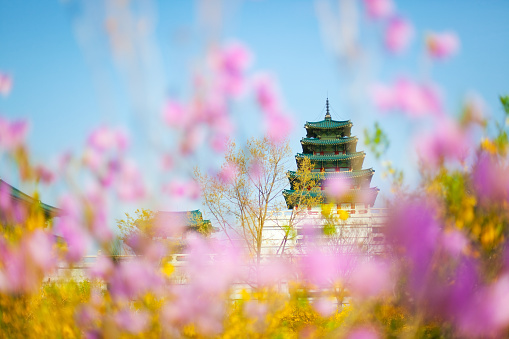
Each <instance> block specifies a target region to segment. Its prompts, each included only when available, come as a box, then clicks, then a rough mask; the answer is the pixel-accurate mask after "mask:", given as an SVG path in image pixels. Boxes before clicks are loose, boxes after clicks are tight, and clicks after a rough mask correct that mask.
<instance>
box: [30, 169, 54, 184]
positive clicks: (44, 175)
mask: <svg viewBox="0 0 509 339" xmlns="http://www.w3.org/2000/svg"><path fill="white" fill-rule="evenodd" d="M34 170H35V173H36V176H37V177H38V178H39V180H40V181H42V182H43V183H45V184H51V183H52V182H53V180H54V179H55V175H54V174H53V172H51V171H50V170H49V169H48V168H47V167H45V166H44V165H38V166H36V167H35V169H34Z"/></svg>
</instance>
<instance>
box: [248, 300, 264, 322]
mask: <svg viewBox="0 0 509 339" xmlns="http://www.w3.org/2000/svg"><path fill="white" fill-rule="evenodd" d="M268 311H269V307H268V305H267V304H266V303H262V302H260V301H258V300H248V301H246V302H245V303H244V313H245V314H246V315H247V316H248V317H249V318H251V319H255V320H256V321H257V322H263V321H264V320H265V316H266V315H267V312H268Z"/></svg>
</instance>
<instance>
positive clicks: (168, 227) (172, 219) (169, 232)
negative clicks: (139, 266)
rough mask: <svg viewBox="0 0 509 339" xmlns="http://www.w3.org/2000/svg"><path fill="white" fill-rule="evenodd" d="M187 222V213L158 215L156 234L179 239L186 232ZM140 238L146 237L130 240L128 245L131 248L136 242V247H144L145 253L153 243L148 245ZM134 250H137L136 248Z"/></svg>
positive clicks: (155, 221) (155, 227) (156, 218)
mask: <svg viewBox="0 0 509 339" xmlns="http://www.w3.org/2000/svg"><path fill="white" fill-rule="evenodd" d="M187 222H188V221H187V215H186V214H185V213H183V214H182V213H171V212H170V213H164V214H163V213H158V214H156V217H155V220H154V234H155V235H156V236H159V237H170V238H179V237H181V236H182V235H183V234H184V232H185V231H186V225H187ZM140 237H144V236H138V237H137V238H133V239H130V240H129V242H128V245H129V246H131V243H134V242H136V244H135V245H136V247H137V248H140V247H143V249H142V250H143V251H144V252H145V251H146V250H148V249H149V248H150V245H151V243H150V242H149V243H146V242H145V241H143V238H140ZM140 245H141V246H140ZM131 247H132V246H131ZM133 249H135V250H136V248H133ZM137 253H138V252H137Z"/></svg>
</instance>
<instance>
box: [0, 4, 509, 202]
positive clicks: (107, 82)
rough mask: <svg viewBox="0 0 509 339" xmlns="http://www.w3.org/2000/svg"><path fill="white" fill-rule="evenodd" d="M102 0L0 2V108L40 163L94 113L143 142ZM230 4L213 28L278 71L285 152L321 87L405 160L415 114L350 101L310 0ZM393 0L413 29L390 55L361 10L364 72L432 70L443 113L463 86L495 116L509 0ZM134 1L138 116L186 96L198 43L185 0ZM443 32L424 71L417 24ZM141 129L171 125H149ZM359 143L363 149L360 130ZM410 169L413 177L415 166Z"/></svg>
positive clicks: (82, 135) (507, 53)
mask: <svg viewBox="0 0 509 339" xmlns="http://www.w3.org/2000/svg"><path fill="white" fill-rule="evenodd" d="M101 3H102V2H99V1H88V2H87V1H36V0H31V1H8V0H0V70H3V71H6V72H9V73H10V74H12V75H13V76H14V87H13V90H12V93H11V95H10V96H9V97H7V98H1V97H0V114H2V115H4V116H7V117H9V118H21V117H26V118H29V119H30V120H31V123H32V132H31V135H30V140H29V141H30V145H31V147H32V149H33V154H34V157H35V158H36V159H37V160H38V161H51V159H52V158H53V157H54V156H55V155H56V154H58V153H59V152H62V151H64V150H67V149H70V150H79V149H80V148H81V147H82V145H83V144H84V141H85V139H86V136H87V133H88V132H89V131H90V130H91V129H92V128H93V127H95V126H97V125H99V124H101V123H111V124H121V125H125V126H127V127H128V128H130V129H133V130H134V132H133V133H134V135H135V143H136V145H135V150H136V151H137V152H140V149H142V148H143V146H140V145H146V140H144V138H146V137H147V136H146V131H145V132H140V131H138V132H137V131H136V130H137V129H138V128H139V126H138V121H139V120H138V118H137V116H138V115H137V114H139V112H138V113H137V112H136V111H137V110H139V107H140V106H139V102H138V101H137V100H138V99H137V98H133V95H132V92H130V88H129V80H128V78H129V75H128V74H127V75H126V72H124V71H122V70H121V69H119V67H118V62H114V61H113V59H112V56H111V53H110V51H109V49H108V43H107V39H106V37H105V36H104V34H103V33H101V32H103V27H104V26H102V25H103V24H104V23H103V22H102V21H101V19H100V18H102V15H103V14H102V12H101V11H104V7H106V6H103V5H101ZM331 3H332V4H333V5H335V3H336V2H331ZM230 4H231V6H230V7H228V10H227V13H226V14H225V16H224V20H223V27H222V31H221V34H220V35H221V38H222V39H223V40H225V41H228V40H238V41H242V42H243V43H245V44H246V45H247V46H249V48H250V49H251V50H252V52H253V54H254V55H255V59H254V63H253V65H252V70H253V71H255V70H266V71H270V72H272V73H273V74H275V75H276V76H277V78H278V80H279V83H280V87H281V91H282V94H283V96H284V99H285V103H286V107H287V108H288V110H289V111H291V112H292V113H293V114H294V116H295V120H296V124H297V126H296V129H295V131H294V132H293V134H292V135H291V137H290V141H291V146H292V149H293V151H294V152H295V153H297V152H300V151H301V148H300V144H299V140H300V138H301V137H302V136H303V135H304V129H303V128H302V126H303V125H304V122H305V121H312V120H318V119H322V117H323V115H324V111H323V110H324V104H325V98H326V96H327V94H328V96H329V99H330V102H331V106H332V108H333V111H332V114H333V118H334V119H338V120H340V119H341V120H342V119H351V120H352V121H353V123H354V128H353V130H352V132H353V134H355V135H358V136H359V137H362V130H363V128H364V127H370V126H372V124H373V122H374V121H375V120H377V121H380V123H381V125H382V127H383V128H384V130H385V131H386V132H387V133H388V134H389V135H390V137H391V140H392V144H391V148H390V150H389V152H388V154H387V158H388V159H391V160H392V161H393V162H394V164H395V165H396V166H397V167H399V168H403V169H405V170H406V171H407V173H411V172H412V169H415V167H413V163H414V161H415V154H414V153H413V150H412V148H411V147H410V146H409V145H410V143H409V140H411V139H412V137H413V136H414V135H415V133H417V132H418V130H419V129H420V126H421V125H426V124H425V122H424V123H423V121H410V120H408V119H406V118H404V117H402V116H401V115H390V116H381V115H379V114H378V113H377V112H375V110H374V109H373V107H371V106H370V105H369V102H368V100H367V98H366V100H360V101H359V99H358V98H357V99H354V98H353V97H352V96H351V92H350V89H351V86H352V74H351V72H350V70H349V69H348V68H347V67H345V65H343V64H342V62H341V61H340V60H339V59H338V58H337V57H336V56H335V55H334V53H332V51H331V49H330V48H328V47H327V46H328V44H329V43H330V41H324V38H323V35H322V34H321V30H320V23H319V21H318V19H317V15H316V11H315V2H314V1H310V0H308V1H304V0H278V1H231V2H230ZM396 4H397V8H398V12H400V13H401V14H402V15H404V16H406V17H407V18H409V19H410V20H411V21H412V22H413V24H414V25H415V29H416V36H415V39H414V41H413V43H412V45H411V46H410V49H409V50H408V51H407V53H405V54H404V55H401V56H396V57H390V56H388V55H387V53H386V52H385V51H384V49H383V48H382V46H380V36H381V29H382V26H381V25H380V24H376V23H372V22H369V21H367V20H365V19H364V18H362V15H361V19H360V20H361V23H362V28H361V31H360V36H361V39H360V42H361V45H362V46H363V48H364V49H365V52H366V54H367V55H369V62H368V66H369V72H367V73H368V75H367V76H368V80H366V81H376V80H381V81H389V80H390V79H392V78H394V77H395V76H397V75H399V74H406V75H408V76H412V77H415V78H417V79H425V78H431V79H432V80H433V81H435V82H436V83H438V84H439V86H440V87H441V89H442V90H443V92H444V94H445V102H446V106H447V108H448V111H449V112H450V114H451V115H454V114H457V113H458V112H459V108H460V106H461V101H462V99H463V98H464V96H465V94H467V93H469V92H476V93H478V94H479V95H481V96H482V97H483V98H484V100H485V102H486V104H487V108H488V113H489V114H490V115H491V116H493V117H494V118H497V119H499V120H500V119H501V117H502V111H501V109H500V106H499V105H498V96H499V95H501V94H509V62H508V60H509V40H508V39H507V37H508V36H509V20H507V17H508V15H509V2H508V1H503V0H491V1H480V0H449V1H440V0H427V1H417V0H413V1H411V0H408V1H396ZM141 7H142V11H144V13H149V14H150V15H151V16H152V17H153V18H154V19H155V21H154V22H155V31H154V32H155V33H154V35H153V37H152V38H151V40H150V41H148V42H147V45H146V46H145V48H146V49H147V50H149V51H150V52H151V53H152V54H151V56H152V59H150V58H149V60H148V61H147V60H145V62H144V63H143V67H142V69H141V70H140V71H141V72H142V74H143V75H144V79H145V83H144V86H145V87H144V89H145V90H147V92H149V93H148V94H146V95H145V96H144V97H143V98H141V99H140V100H142V102H143V104H144V105H145V106H143V104H142V107H143V108H144V109H146V112H144V114H154V115H156V114H159V107H160V106H158V104H160V103H161V102H162V101H163V100H164V98H165V96H167V95H174V96H177V97H181V98H185V97H186V95H188V93H189V89H190V80H189V79H190V74H191V71H192V69H193V65H194V64H195V62H196V60H198V59H199V58H200V55H202V53H203V42H204V38H203V36H204V35H203V31H202V30H200V27H201V26H200V25H199V24H198V21H197V19H196V4H195V3H194V2H192V1H188V0H172V1H160V2H156V3H155V4H154V6H153V7H148V8H143V6H141ZM152 11H153V12H152ZM84 17H85V18H88V19H86V20H84V19H83V18H84ZM445 30H451V31H455V32H456V33H457V34H458V36H459V37H460V39H461V49H460V53H459V54H458V55H457V56H455V57H453V58H452V59H451V60H448V61H445V62H440V63H438V64H436V65H434V66H433V67H432V68H431V69H430V70H427V69H426V68H425V67H423V61H422V60H423V57H422V54H423V37H424V34H425V33H426V31H438V32H441V31H445ZM252 106H253V105H252V104H250V103H249V99H246V100H244V101H241V102H238V103H234V105H233V114H234V115H235V120H236V121H237V122H238V124H239V129H240V131H241V133H242V135H241V136H240V137H250V136H259V135H260V133H261V126H260V125H259V122H258V121H259V119H257V112H256V111H255V110H254V109H253V107H252ZM152 128H153V129H152ZM146 129H149V130H151V131H152V132H154V133H156V134H157V133H169V132H168V131H164V130H161V129H158V128H157V126H153V125H149V126H148V127H146ZM144 133H145V134H144ZM358 149H360V150H362V149H365V147H364V146H363V145H362V138H361V142H360V143H359V145H358ZM210 162H211V160H210V158H208V157H204V158H199V159H197V160H196V165H199V166H210ZM212 162H213V160H212ZM364 166H365V167H374V168H375V169H376V170H377V173H376V174H375V177H374V178H373V185H375V186H379V187H380V188H382V191H384V190H387V184H386V183H385V182H384V180H382V178H381V176H380V173H381V172H382V168H381V165H380V164H379V163H377V162H376V161H375V160H374V159H373V158H372V157H371V156H370V155H369V154H368V156H367V158H366V161H365V165H364ZM0 176H1V177H2V178H5V179H6V180H7V181H10V182H12V183H13V184H14V185H21V184H20V183H19V181H18V179H17V178H16V176H15V175H14V172H13V171H12V168H9V167H7V166H0ZM408 176H409V181H410V182H415V180H416V175H412V174H409V175H408ZM41 193H42V197H43V200H45V201H47V202H49V203H56V199H57V195H58V191H57V190H55V189H52V188H44V187H42V188H41ZM186 207H187V206H186ZM189 207H194V206H189ZM199 207H200V206H196V207H195V208H199Z"/></svg>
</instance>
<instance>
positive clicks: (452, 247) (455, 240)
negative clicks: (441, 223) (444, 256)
mask: <svg viewBox="0 0 509 339" xmlns="http://www.w3.org/2000/svg"><path fill="white" fill-rule="evenodd" d="M441 244H442V247H443V248H444V249H445V250H446V251H447V252H448V253H449V254H450V255H452V256H453V257H457V256H459V255H460V254H461V253H463V251H464V250H465V248H466V247H467V246H468V239H467V237H466V236H465V235H464V234H463V233H462V232H460V231H458V230H451V231H448V232H444V233H443V234H442V242H441Z"/></svg>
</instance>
